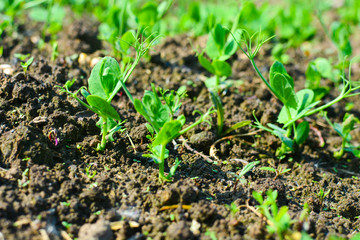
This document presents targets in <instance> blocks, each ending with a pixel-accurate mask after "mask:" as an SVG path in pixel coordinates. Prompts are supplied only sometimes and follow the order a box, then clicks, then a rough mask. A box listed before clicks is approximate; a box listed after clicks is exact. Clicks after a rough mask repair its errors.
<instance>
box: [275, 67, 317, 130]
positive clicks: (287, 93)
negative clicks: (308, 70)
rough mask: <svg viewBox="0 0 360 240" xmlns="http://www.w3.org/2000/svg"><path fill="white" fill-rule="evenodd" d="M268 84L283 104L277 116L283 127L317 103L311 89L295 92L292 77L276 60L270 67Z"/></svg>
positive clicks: (300, 116)
mask: <svg viewBox="0 0 360 240" xmlns="http://www.w3.org/2000/svg"><path fill="white" fill-rule="evenodd" d="M270 86H271V87H272V89H271V90H272V91H273V92H274V94H275V95H276V97H277V98H278V99H279V100H280V101H281V102H282V103H283V104H284V106H283V108H282V109H281V111H280V113H279V116H278V122H279V123H282V124H284V127H288V126H289V125H290V124H292V123H294V122H295V121H296V120H298V119H300V118H302V117H303V116H304V115H305V114H306V112H307V111H309V110H310V109H311V108H313V107H315V106H316V105H317V104H318V103H319V102H313V100H314V92H313V91H312V90H311V89H303V90H300V91H299V92H297V93H295V89H294V80H293V78H292V77H291V76H290V75H289V74H288V73H287V72H286V69H285V67H284V65H282V63H280V62H278V61H276V62H275V63H274V64H273V65H272V66H271V68H270Z"/></svg>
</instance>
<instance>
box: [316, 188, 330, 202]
mask: <svg viewBox="0 0 360 240" xmlns="http://www.w3.org/2000/svg"><path fill="white" fill-rule="evenodd" d="M330 191H331V189H329V190H327V191H326V192H325V191H324V189H323V188H321V189H320V191H319V192H318V193H316V196H317V197H318V199H319V201H320V206H323V204H324V200H325V198H326V197H327V196H328V195H329V194H330Z"/></svg>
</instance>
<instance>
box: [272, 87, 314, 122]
mask: <svg viewBox="0 0 360 240" xmlns="http://www.w3.org/2000/svg"><path fill="white" fill-rule="evenodd" d="M295 98H296V99H297V102H298V105H297V108H296V109H294V108H290V115H291V116H290V117H289V115H288V114H287V112H286V107H285V106H284V107H283V108H282V109H281V111H280V113H279V116H278V120H277V121H278V122H279V123H283V124H285V126H284V127H286V126H288V125H289V124H290V122H294V121H296V120H297V119H300V118H302V117H303V116H304V115H305V114H306V112H307V111H309V110H310V109H311V108H313V107H314V106H315V105H317V104H318V103H319V102H315V103H313V99H314V92H313V91H312V90H311V89H302V90H300V91H298V92H297V93H296V96H295Z"/></svg>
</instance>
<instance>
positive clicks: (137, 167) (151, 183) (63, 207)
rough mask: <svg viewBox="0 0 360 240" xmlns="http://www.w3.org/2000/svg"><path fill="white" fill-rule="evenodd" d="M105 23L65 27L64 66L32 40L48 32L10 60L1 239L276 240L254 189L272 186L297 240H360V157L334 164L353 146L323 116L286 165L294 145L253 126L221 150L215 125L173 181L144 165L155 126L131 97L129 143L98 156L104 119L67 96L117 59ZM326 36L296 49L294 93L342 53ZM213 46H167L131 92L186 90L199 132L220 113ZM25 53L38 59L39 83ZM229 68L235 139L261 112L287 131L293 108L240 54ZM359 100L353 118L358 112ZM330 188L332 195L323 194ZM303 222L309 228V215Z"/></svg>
mask: <svg viewBox="0 0 360 240" xmlns="http://www.w3.org/2000/svg"><path fill="white" fill-rule="evenodd" d="M96 26H97V24H96V22H95V20H91V21H90V22H85V21H83V20H78V21H76V22H74V23H71V24H69V25H68V26H67V27H65V29H64V30H62V31H61V32H60V33H59V34H58V35H59V45H58V47H59V56H58V57H57V58H56V60H55V61H51V60H50V57H51V50H50V49H46V48H45V49H44V50H42V51H39V50H38V48H37V47H36V44H34V43H33V41H34V38H36V37H39V36H40V34H41V33H40V31H38V30H37V29H38V28H37V26H34V25H21V26H20V27H19V29H18V33H17V35H16V36H14V35H13V36H6V35H5V36H4V37H3V40H2V41H3V43H2V45H3V46H4V49H3V56H2V57H1V58H0V63H1V64H10V65H11V69H12V70H13V72H8V73H9V74H6V73H4V71H2V73H0V120H1V125H0V149H1V152H0V167H1V168H0V232H1V234H2V235H3V236H4V238H5V239H70V238H75V237H77V238H78V239H90V236H92V237H94V238H93V239H112V238H114V239H115V238H117V239H265V238H268V237H270V238H272V237H274V236H273V235H271V234H269V233H268V232H267V230H266V225H267V224H268V223H267V222H266V220H264V219H263V217H261V216H260V215H259V212H257V211H256V206H257V205H258V202H257V201H255V199H254V198H253V196H252V192H253V191H257V192H259V191H262V192H263V193H265V192H266V191H267V190H269V189H272V190H276V191H277V192H278V197H277V205H278V206H279V208H280V206H287V207H288V208H289V209H288V213H289V214H290V217H291V219H293V220H294V224H293V225H292V227H291V229H292V231H293V235H292V237H293V239H300V236H299V235H298V234H299V233H300V232H301V231H306V232H307V233H308V234H309V235H310V236H311V237H313V238H314V239H325V238H326V237H328V236H330V235H336V236H341V237H351V236H353V235H354V234H355V233H357V232H358V231H359V228H360V218H359V216H360V204H359V201H360V180H359V177H360V173H359V172H360V171H359V170H360V161H359V158H356V157H355V156H354V155H353V154H352V153H349V152H346V153H345V155H344V156H343V157H342V158H341V159H340V160H336V159H335V158H334V157H333V152H334V151H335V150H336V148H337V147H338V146H339V145H340V144H341V138H340V137H339V135H338V134H336V132H335V131H334V130H333V129H332V128H331V127H330V126H329V125H328V124H327V122H326V121H325V120H324V119H323V118H322V117H320V116H311V117H309V118H307V121H308V122H309V123H310V133H309V138H308V139H307V140H306V142H305V143H304V144H301V145H300V147H299V149H297V150H296V151H294V152H293V153H292V154H287V155H286V156H285V157H284V158H283V159H281V160H279V159H278V158H277V157H276V156H275V152H276V149H277V148H278V147H280V145H281V141H280V140H279V139H278V138H277V137H275V136H273V135H271V134H270V133H268V132H265V131H259V129H257V128H254V127H250V126H246V127H243V128H240V129H238V130H236V131H235V132H233V133H232V134H230V135H229V136H230V137H228V138H227V139H223V140H222V141H219V142H216V141H217V140H218V139H219V138H218V137H217V133H216V128H215V127H214V126H215V125H216V116H215V114H213V115H212V123H213V124H212V125H213V126H212V127H210V126H209V125H207V124H205V123H203V124H201V125H199V126H197V127H196V128H194V129H192V130H191V131H189V132H187V133H186V134H185V135H184V136H182V137H180V138H177V139H176V140H175V142H171V143H169V145H168V149H169V151H170V154H169V156H170V157H169V159H168V165H169V166H172V165H173V163H174V161H175V159H176V158H178V159H179V160H181V163H180V166H179V168H178V170H177V171H176V174H175V176H174V177H173V179H172V181H171V182H160V181H159V178H158V172H159V170H158V165H157V164H156V163H154V161H153V160H152V159H150V158H146V157H143V156H142V154H144V153H146V152H147V150H148V148H147V145H148V143H149V140H148V139H147V137H146V135H147V134H148V130H147V128H146V126H145V123H146V120H145V119H144V118H143V117H142V116H141V115H139V114H138V113H137V112H136V110H135V108H134V106H133V104H132V103H131V102H130V100H129V99H128V98H127V97H126V95H125V94H124V92H121V91H120V93H119V94H118V95H117V96H116V97H115V98H114V100H113V102H112V104H113V106H114V107H115V109H116V110H117V112H118V113H119V115H120V117H121V119H123V120H126V122H125V123H124V126H125V127H126V129H127V130H126V131H125V132H123V133H116V134H115V135H114V138H115V141H113V142H109V143H108V144H107V146H106V149H105V150H104V151H96V150H95V149H94V148H95V147H96V144H97V143H98V142H99V141H100V138H99V132H100V130H99V128H97V127H96V122H97V120H98V117H97V115H95V114H94V113H92V112H90V111H87V110H86V108H84V107H83V106H81V105H80V104H79V103H78V102H77V101H76V100H74V99H72V98H70V97H69V96H68V95H67V94H65V93H62V92H61V91H60V89H59V88H56V86H63V85H64V84H65V82H66V81H67V80H71V79H73V78H74V79H76V82H75V84H74V85H73V88H74V89H76V88H79V87H80V86H83V85H87V79H88V77H89V76H90V72H91V61H92V59H96V58H98V57H104V54H103V52H102V51H101V50H102V49H103V48H106V44H105V43H101V42H100V41H99V40H97V34H98V32H97V27H96ZM323 38H324V39H322V38H321V37H320V38H319V39H318V42H317V44H318V45H315V46H314V47H313V50H314V49H315V50H314V51H311V53H310V54H308V53H307V52H306V51H303V50H300V49H290V50H289V51H288V54H289V56H290V59H291V60H290V62H289V63H288V64H287V65H286V68H287V70H288V73H289V74H290V75H291V76H292V77H293V79H294V81H295V89H302V88H304V82H305V71H306V67H307V64H308V63H309V62H310V61H311V60H312V59H315V58H316V57H331V56H333V55H334V54H333V53H331V52H330V53H328V52H326V51H325V49H326V48H331V43H330V42H329V41H328V40H326V39H325V37H323ZM206 40H207V38H206V37H198V38H195V37H189V36H187V35H180V36H173V37H164V38H162V39H161V43H160V44H159V45H156V46H155V47H154V49H153V51H151V52H150V55H151V59H150V60H149V61H145V60H143V61H141V63H140V64H139V65H138V66H137V67H136V69H135V71H134V73H133V74H132V76H131V78H130V79H129V81H128V82H127V86H128V89H129V91H130V92H131V93H132V94H133V96H134V97H136V98H141V97H142V95H143V93H144V90H151V85H150V84H151V83H154V84H155V85H156V86H161V87H163V88H165V89H175V90H176V89H178V88H179V87H180V86H186V89H187V94H188V96H187V97H186V99H185V101H184V103H183V105H182V106H181V108H180V114H184V116H185V117H186V118H187V123H192V122H194V121H195V120H196V119H197V117H198V115H193V111H194V110H199V111H201V112H203V113H204V112H206V111H207V109H208V108H209V107H211V106H212V102H211V99H210V98H209V92H208V89H207V88H206V86H205V84H204V81H205V80H206V78H207V77H209V76H210V74H209V73H208V72H207V71H206V70H205V69H204V68H202V66H201V65H200V64H199V62H198V58H197V56H196V53H195V52H194V49H193V47H192V46H203V47H204V46H205V45H206ZM190 41H191V42H192V44H191V43H190ZM315 43H316V42H315ZM311 44H314V42H312V43H311ZM317 46H319V47H317ZM271 48H272V45H271V43H269V44H266V45H264V47H263V48H262V50H261V52H260V54H258V57H257V58H256V62H257V63H258V64H259V68H260V70H261V71H262V72H263V74H264V75H266V76H267V75H268V74H267V72H268V71H269V68H270V66H271V64H272V62H273V59H272V56H271ZM316 50H318V51H316ZM14 53H22V54H27V53H30V55H31V56H33V57H34V61H33V63H32V65H31V66H30V67H29V69H28V72H27V73H26V74H25V73H24V72H23V69H22V67H21V66H20V61H18V60H17V58H15V57H13V56H14ZM74 54H77V57H76V56H75V55H74ZM81 54H83V55H82V56H85V55H84V54H86V56H87V60H85V61H84V62H82V61H81V60H80V61H79V56H80V55H81ZM70 56H74V57H70ZM228 62H230V63H231V65H232V75H231V79H234V82H233V84H232V86H230V87H229V88H228V89H227V90H226V91H223V92H222V93H221V97H222V101H223V106H224V112H225V129H226V128H228V127H230V126H231V125H233V124H235V123H237V122H240V121H244V120H252V121H253V120H254V118H253V114H252V113H253V111H254V114H255V116H256V117H257V118H258V119H259V120H260V122H261V123H262V124H266V123H274V122H276V119H277V115H278V113H279V111H280V110H281V107H282V105H281V103H280V102H279V101H278V100H277V99H276V98H275V97H274V96H273V95H272V94H271V93H270V92H269V91H268V89H267V88H266V86H265V85H264V84H263V82H262V81H261V79H260V78H259V77H258V76H257V75H256V72H255V71H254V70H253V68H252V66H251V64H250V62H249V61H248V59H247V58H246V57H244V55H243V54H242V53H241V52H240V51H238V52H237V53H236V54H235V55H234V56H232V57H231V58H230V59H229V60H228ZM357 70H358V69H357ZM356 75H357V76H359V74H358V73H356ZM324 84H327V85H329V86H331V87H332V90H331V91H330V92H329V94H328V95H327V96H326V97H325V98H324V99H323V100H322V101H323V102H329V101H330V100H331V99H333V98H335V97H336V96H337V95H338V89H337V88H335V86H334V83H332V82H331V81H330V80H327V81H325V82H324ZM349 102H353V105H354V107H353V108H352V109H351V110H350V111H346V110H345V107H346V103H349ZM327 111H328V116H329V118H330V119H331V121H332V122H342V119H343V116H344V114H345V112H350V113H353V114H354V115H355V116H357V117H359V116H360V98H359V96H355V97H352V98H349V99H346V100H345V101H341V102H339V103H337V104H335V105H333V106H332V107H330V108H329V109H327ZM129 139H131V141H132V142H133V144H134V146H132V144H131V142H130V140H129ZM322 141H325V144H324V145H323V146H322ZM352 141H353V142H355V143H359V142H360V131H359V129H357V130H354V131H353V132H352ZM175 143H176V145H175ZM214 143H215V144H214ZM210 149H212V150H213V149H215V150H216V151H215V153H211V154H210ZM257 160H258V161H260V163H259V164H258V165H257V166H256V167H254V168H253V169H251V171H249V172H248V173H247V174H246V175H245V176H244V177H243V179H244V180H245V181H239V182H238V181H237V178H236V176H235V175H236V174H239V172H240V171H241V169H243V167H244V166H245V165H246V164H247V163H250V162H253V161H257ZM265 166H267V167H273V168H275V169H277V168H278V167H279V166H281V167H282V169H290V171H289V172H287V173H285V174H283V175H281V176H277V177H275V173H273V172H271V171H265V170H260V167H265ZM165 172H169V167H168V166H167V164H166V166H165ZM321 191H323V193H328V195H326V194H325V196H324V195H323V197H322V196H321ZM328 191H329V192H328ZM305 203H307V204H308V206H309V209H308V211H304V204H305ZM234 206H235V207H234ZM304 212H307V213H306V217H305V218H304V217H303V218H301V215H302V213H304ZM90 224H91V225H90ZM47 237H48V238H47ZM0 239H1V236H0Z"/></svg>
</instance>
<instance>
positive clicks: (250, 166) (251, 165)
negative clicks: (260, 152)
mask: <svg viewBox="0 0 360 240" xmlns="http://www.w3.org/2000/svg"><path fill="white" fill-rule="evenodd" d="M259 163H260V161H254V162H249V163H248V164H246V165H245V166H244V167H243V169H242V170H241V171H240V173H239V174H238V175H236V178H237V179H236V182H235V185H234V191H236V187H237V184H238V183H239V181H240V183H242V184H244V183H246V180H245V179H243V178H242V177H243V176H244V175H245V174H246V173H248V172H250V171H251V170H252V169H253V168H254V167H255V166H256V165H258V164H259Z"/></svg>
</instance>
